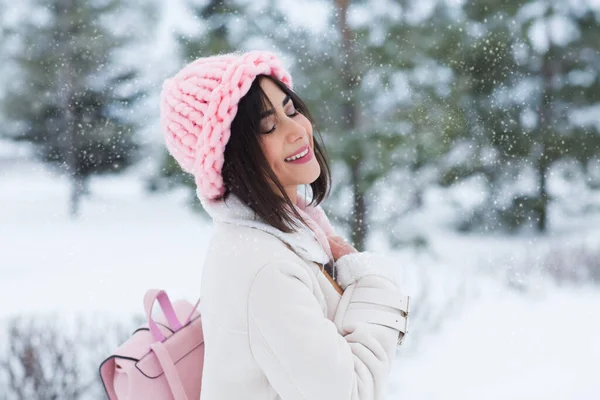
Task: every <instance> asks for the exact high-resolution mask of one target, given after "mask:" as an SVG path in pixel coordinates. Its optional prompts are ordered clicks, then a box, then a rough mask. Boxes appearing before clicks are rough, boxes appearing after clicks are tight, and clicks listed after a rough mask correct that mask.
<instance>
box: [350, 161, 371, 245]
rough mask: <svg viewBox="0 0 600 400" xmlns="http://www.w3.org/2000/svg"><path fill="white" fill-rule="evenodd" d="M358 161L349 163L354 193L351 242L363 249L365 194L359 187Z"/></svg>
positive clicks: (365, 236) (366, 225) (365, 224)
mask: <svg viewBox="0 0 600 400" xmlns="http://www.w3.org/2000/svg"><path fill="white" fill-rule="evenodd" d="M359 166H360V161H358V160H356V161H355V162H353V163H352V165H351V179H352V192H353V194H354V201H353V203H352V208H353V211H352V217H353V218H352V219H351V227H352V233H351V238H352V244H353V245H354V247H356V249H357V250H359V251H363V250H364V249H365V244H366V243H365V241H366V238H367V233H368V232H367V228H368V224H367V223H366V215H367V207H366V203H365V196H364V194H363V193H362V190H361V189H360V174H359Z"/></svg>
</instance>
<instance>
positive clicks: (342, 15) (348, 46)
mask: <svg viewBox="0 0 600 400" xmlns="http://www.w3.org/2000/svg"><path fill="white" fill-rule="evenodd" d="M349 3H350V0H335V6H336V8H337V11H338V28H339V32H340V35H341V38H342V42H341V50H342V51H341V53H342V54H341V55H342V60H341V66H340V74H341V76H342V81H343V82H344V87H343V91H344V92H346V93H345V96H343V100H342V101H343V102H344V104H343V106H342V110H343V114H344V115H343V118H342V121H341V126H342V130H343V134H350V133H351V132H356V129H357V117H356V115H357V112H356V107H357V105H356V101H355V99H354V96H353V95H352V94H353V91H354V88H355V87H356V85H357V82H358V79H357V78H356V74H355V70H354V62H355V57H354V51H353V50H354V49H353V44H352V42H353V33H352V31H351V30H350V27H349V26H348V21H347V17H348V6H349ZM355 147H356V146H355ZM356 151H358V152H359V153H360V150H358V149H356ZM346 156H348V155H347V154H346ZM350 156H351V157H352V161H351V165H350V170H351V174H350V179H351V186H352V194H353V202H352V218H351V222H350V229H352V232H351V233H350V234H351V238H352V239H351V240H352V245H353V246H354V247H356V249H357V250H359V251H363V250H364V249H365V242H366V238H367V226H368V221H367V205H366V201H365V193H364V191H363V187H364V185H361V180H362V179H363V178H362V174H361V165H362V157H360V154H352V155H350Z"/></svg>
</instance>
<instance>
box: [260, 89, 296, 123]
mask: <svg viewBox="0 0 600 400" xmlns="http://www.w3.org/2000/svg"><path fill="white" fill-rule="evenodd" d="M288 101H290V95H288V94H286V95H285V97H284V98H283V101H282V102H281V105H282V106H284V107H285V105H286V104H287V103H288ZM273 114H275V111H274V110H273V109H270V110H267V111H265V112H263V113H262V114H260V119H263V118H266V117H268V116H269V115H273Z"/></svg>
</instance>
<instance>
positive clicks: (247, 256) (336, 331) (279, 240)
mask: <svg viewBox="0 0 600 400" xmlns="http://www.w3.org/2000/svg"><path fill="white" fill-rule="evenodd" d="M203 205H204V208H205V210H206V211H207V212H208V213H209V214H210V215H211V217H212V218H213V222H214V230H213V236H212V238H211V242H210V245H209V248H208V251H207V254H206V259H205V260H204V267H203V272H202V282H201V300H200V313H201V315H202V324H203V329H204V340H205V359H204V371H203V377H202V394H201V399H202V400H234V399H235V400H241V399H244V400H274V399H283V400H320V399H323V400H359V399H360V400H371V399H382V398H384V395H385V393H386V391H387V389H386V387H387V381H388V376H389V372H390V368H391V363H392V361H393V360H394V358H395V353H396V347H397V346H398V341H399V338H401V337H403V335H404V333H405V332H406V319H405V317H406V316H407V314H405V313H406V312H408V304H407V303H408V298H407V297H406V296H403V295H402V294H401V293H400V290H399V286H398V284H397V283H395V282H394V281H392V279H393V278H392V277H393V274H389V272H390V271H389V269H391V268H394V266H393V265H391V264H393V263H391V261H390V260H389V259H387V258H384V257H381V256H378V255H377V254H374V253H369V252H362V253H354V254H348V255H345V256H343V257H341V258H340V259H339V260H338V261H337V262H336V269H337V274H338V276H337V281H338V283H339V284H340V285H341V287H342V288H344V289H345V291H344V293H343V295H340V294H339V293H338V292H337V291H336V290H335V289H334V287H333V285H332V284H331V282H329V281H328V279H327V277H326V276H325V275H324V274H323V272H322V271H321V266H322V264H323V263H326V262H327V260H328V258H329V257H328V256H327V254H326V253H325V251H324V250H323V248H322V247H321V245H320V244H319V242H318V241H317V240H316V239H315V236H314V235H313V234H312V231H311V230H309V229H308V228H307V229H306V230H302V231H300V232H297V233H292V234H286V233H284V232H281V231H279V230H277V229H274V228H273V227H271V226H269V225H267V224H265V223H262V222H260V221H259V220H257V219H256V218H255V216H254V213H253V212H252V210H251V209H250V208H249V207H247V206H245V205H244V204H243V203H242V202H241V201H240V200H239V199H238V198H236V197H235V196H233V195H231V196H230V197H229V198H228V200H227V201H226V202H223V201H221V202H216V203H204V202H203ZM319 209H320V207H319ZM321 212H322V210H321ZM288 246H290V247H291V248H292V249H293V250H294V251H292V250H290V247H288ZM386 269H387V270H388V271H386Z"/></svg>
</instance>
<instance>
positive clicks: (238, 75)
mask: <svg viewBox="0 0 600 400" xmlns="http://www.w3.org/2000/svg"><path fill="white" fill-rule="evenodd" d="M257 75H270V76H273V77H275V78H277V79H279V80H280V81H282V82H283V83H285V84H286V85H287V86H289V87H290V88H291V87H292V78H291V76H290V74H289V73H288V71H286V69H285V68H284V67H283V66H282V64H281V61H280V60H278V59H277V57H276V56H275V54H273V53H271V52H269V51H251V52H248V53H244V54H238V53H230V54H222V55H215V56H211V57H203V58H199V59H197V60H195V61H193V62H191V63H190V64H188V65H186V66H185V67H184V68H183V69H181V70H180V71H179V72H178V73H177V74H175V76H173V77H172V78H169V79H167V80H165V82H164V84H163V87H162V92H161V95H160V123H161V127H162V130H163V132H164V134H165V141H166V145H167V149H168V150H169V152H170V153H171V155H172V156H173V157H174V158H175V160H177V162H178V163H179V165H180V166H181V168H182V169H183V170H184V171H186V172H189V173H191V174H193V175H194V180H195V182H196V186H197V188H196V193H197V195H198V197H199V198H201V199H202V198H204V199H208V200H214V199H215V198H217V197H219V196H221V195H223V194H224V193H225V186H224V185H223V176H222V175H221V171H222V168H223V163H224V161H225V157H224V153H225V145H226V144H227V141H228V140H229V136H230V134H231V130H230V128H231V122H232V121H233V118H234V117H235V114H236V112H237V108H238V103H239V101H240V99H241V98H242V97H243V96H244V95H245V94H246V93H248V90H249V89H250V85H252V82H253V81H254V79H255V78H256V76H257Z"/></svg>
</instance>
